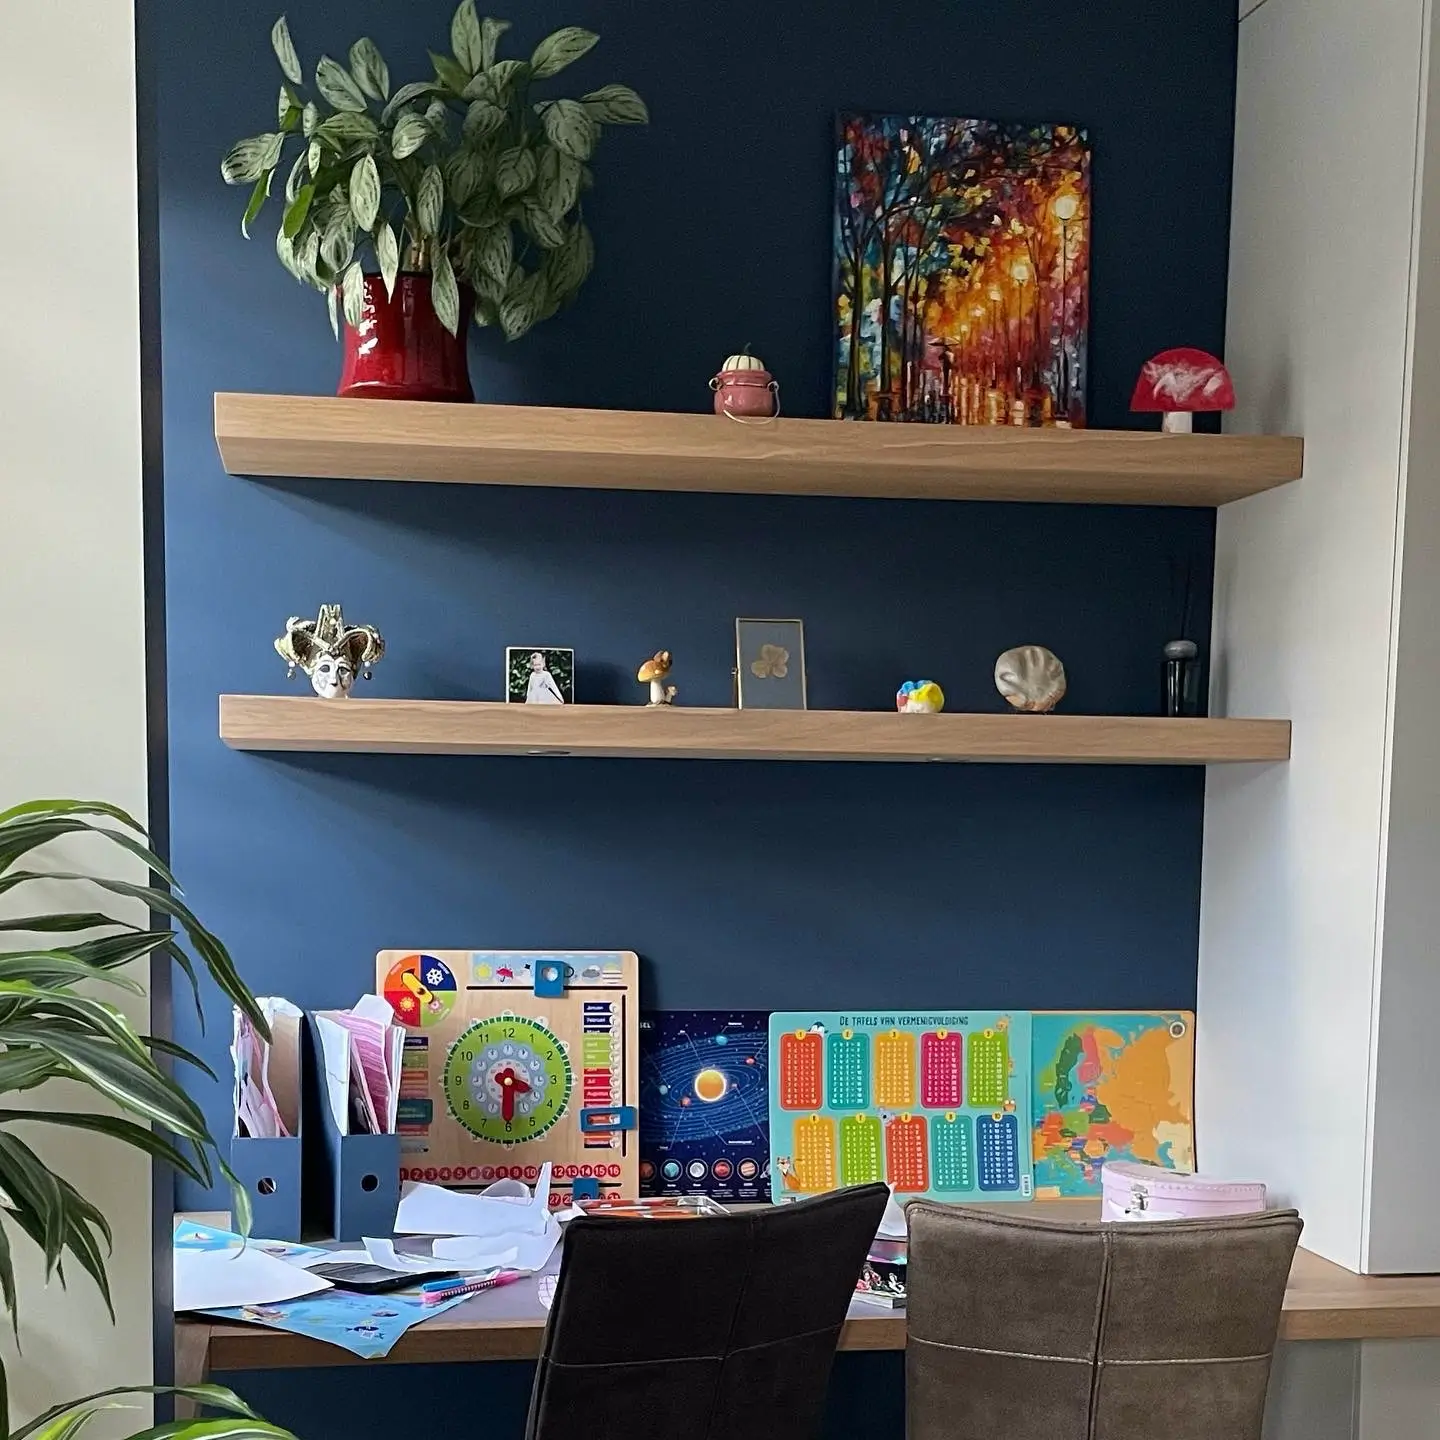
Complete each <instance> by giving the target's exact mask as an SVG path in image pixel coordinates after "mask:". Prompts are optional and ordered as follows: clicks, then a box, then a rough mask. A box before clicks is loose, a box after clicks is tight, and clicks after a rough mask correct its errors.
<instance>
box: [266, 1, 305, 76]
mask: <svg viewBox="0 0 1440 1440" xmlns="http://www.w3.org/2000/svg"><path fill="white" fill-rule="evenodd" d="M270 44H271V46H272V47H273V49H274V51H275V58H276V59H277V60H278V61H279V62H280V68H281V70H283V71H284V72H285V78H286V79H287V80H288V81H290V83H291V84H292V85H298V84H299V83H300V81H301V80H302V79H303V78H304V77H303V76H302V74H301V71H300V57H299V56H298V55H297V54H296V53H295V42H294V41H293V40H292V39H291V38H290V26H289V24H288V23H287V21H286V19H285V17H284V16H283V15H282V16H281V17H280V18H279V19H278V20H277V21H276V22H275V25H274V28H273V29H272V30H271V31H270Z"/></svg>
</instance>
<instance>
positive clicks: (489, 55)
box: [480, 15, 510, 70]
mask: <svg viewBox="0 0 1440 1440" xmlns="http://www.w3.org/2000/svg"><path fill="white" fill-rule="evenodd" d="M509 28H510V22H509V21H508V20H492V19H491V18H490V17H489V16H488V15H487V16H486V17H485V18H484V19H483V20H482V21H481V22H480V63H481V65H482V66H484V68H485V69H486V70H488V69H490V67H491V66H492V65H494V63H495V47H496V46H497V45H498V44H499V43H500V37H501V36H502V35H503V34H504V33H505V32H506V31H507V30H508V29H509Z"/></svg>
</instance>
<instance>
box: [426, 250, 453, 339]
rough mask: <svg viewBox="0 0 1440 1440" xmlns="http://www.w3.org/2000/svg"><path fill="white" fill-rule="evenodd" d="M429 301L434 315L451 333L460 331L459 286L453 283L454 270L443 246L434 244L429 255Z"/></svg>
mask: <svg viewBox="0 0 1440 1440" xmlns="http://www.w3.org/2000/svg"><path fill="white" fill-rule="evenodd" d="M430 303H431V304H432V305H434V307H435V314H436V317H437V318H438V319H439V321H440V323H441V324H442V325H443V326H444V327H445V328H446V329H447V330H448V331H449V332H450V333H451V334H452V335H458V334H459V333H460V287H459V286H458V285H457V284H456V283H455V271H454V270H453V269H451V267H450V257H449V256H448V255H447V254H446V253H445V250H444V247H443V246H438V245H437V246H436V247H435V253H434V254H433V255H432V256H431V257H430Z"/></svg>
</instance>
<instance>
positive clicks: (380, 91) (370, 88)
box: [350, 36, 390, 100]
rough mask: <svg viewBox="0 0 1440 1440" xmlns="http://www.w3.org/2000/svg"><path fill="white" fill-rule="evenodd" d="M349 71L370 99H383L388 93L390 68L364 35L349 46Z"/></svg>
mask: <svg viewBox="0 0 1440 1440" xmlns="http://www.w3.org/2000/svg"><path fill="white" fill-rule="evenodd" d="M350 73H351V74H352V75H353V76H354V77H355V82H356V84H358V85H359V87H360V88H361V89H362V90H363V91H364V92H365V93H366V94H367V95H368V96H369V97H370V98H371V99H372V100H383V99H385V97H386V96H387V95H389V93H390V69H389V66H387V65H386V64H385V61H384V59H383V58H382V57H381V54H380V51H379V50H378V49H377V48H376V45H375V42H374V41H373V40H371V39H370V38H369V36H366V37H365V38H364V39H361V40H357V41H356V42H355V43H354V44H353V45H352V46H351V47H350Z"/></svg>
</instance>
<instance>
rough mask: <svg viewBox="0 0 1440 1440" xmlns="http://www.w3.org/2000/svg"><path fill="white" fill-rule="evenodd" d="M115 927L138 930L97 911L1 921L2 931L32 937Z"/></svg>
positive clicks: (127, 922) (128, 923) (127, 923)
mask: <svg viewBox="0 0 1440 1440" xmlns="http://www.w3.org/2000/svg"><path fill="white" fill-rule="evenodd" d="M105 926H115V927H118V928H122V929H125V930H138V929H139V928H140V927H139V926H138V925H132V924H130V922H129V921H128V920H115V919H112V918H111V917H110V916H109V915H101V914H100V913H99V912H98V911H95V910H86V911H81V912H79V913H75V914H69V915H22V916H20V918H19V919H16V920H0V930H15V931H19V932H22V933H26V932H28V933H29V934H32V935H46V934H58V933H62V932H69V931H80V930H99V929H102V928H103V927H105ZM72 949H73V947H72Z"/></svg>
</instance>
